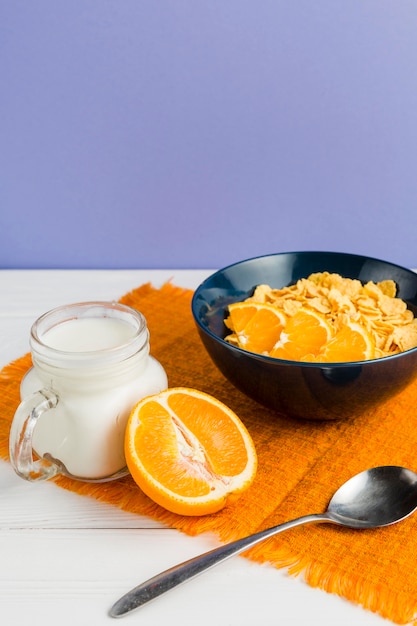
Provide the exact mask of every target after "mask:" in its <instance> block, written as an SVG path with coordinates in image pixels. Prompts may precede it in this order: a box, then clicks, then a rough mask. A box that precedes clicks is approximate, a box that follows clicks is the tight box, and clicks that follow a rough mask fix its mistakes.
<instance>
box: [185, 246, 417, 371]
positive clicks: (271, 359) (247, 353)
mask: <svg viewBox="0 0 417 626" xmlns="http://www.w3.org/2000/svg"><path fill="white" fill-rule="evenodd" d="M309 254H313V255H317V256H319V255H321V254H323V255H332V256H335V257H347V258H352V259H353V258H355V259H357V260H367V261H375V262H377V263H383V264H385V265H388V266H391V267H393V268H398V269H400V270H402V271H404V272H406V273H408V274H410V275H413V276H414V277H415V278H416V280H417V272H415V271H413V270H412V269H409V268H406V267H404V266H402V265H399V264H398V263H392V262H391V261H387V260H385V259H380V258H377V257H371V256H367V255H363V254H355V253H350V252H333V251H330V250H295V251H288V252H275V253H274V252H273V253H270V254H262V255H258V256H254V257H249V258H247V259H242V260H240V261H236V262H234V263H230V264H229V265H226V266H225V267H222V268H220V269H218V270H216V271H214V272H212V273H211V274H210V275H209V276H207V277H206V278H205V279H204V280H203V281H202V282H201V283H200V284H199V285H198V286H197V287H196V289H195V290H194V293H193V296H192V299H191V311H192V315H193V318H194V321H195V323H196V324H197V327H198V328H199V329H201V330H202V331H203V332H204V333H205V334H206V335H209V336H210V337H211V338H213V339H214V340H215V341H216V342H217V343H219V344H220V345H221V346H223V347H227V349H229V350H231V351H232V353H233V352H236V353H237V354H241V355H244V356H246V357H249V358H251V359H254V360H258V361H262V362H266V363H269V364H271V365H274V364H275V365H279V364H282V365H285V366H291V367H307V368H319V369H329V368H332V369H333V368H342V367H345V368H349V367H359V366H362V367H370V366H372V365H375V364H378V363H382V362H387V361H392V360H396V359H400V358H404V356H405V355H410V354H413V353H415V352H417V346H415V347H414V348H410V349H409V350H404V351H402V352H398V353H396V354H390V355H387V356H385V357H379V358H377V359H366V360H363V361H335V362H328V363H315V362H310V361H294V360H287V359H278V358H276V357H271V356H268V355H265V354H258V353H256V352H250V351H249V350H244V349H243V348H239V347H238V346H234V345H233V344H231V343H228V342H227V341H225V339H223V338H222V337H219V335H216V334H215V333H214V332H213V331H212V330H210V329H209V328H208V327H207V326H206V325H205V324H203V323H202V322H201V319H200V316H199V315H197V311H196V309H197V304H196V303H197V298H198V297H199V296H200V297H201V292H202V291H203V289H204V288H206V285H207V283H209V282H210V281H213V280H215V279H216V277H217V276H220V275H221V274H223V273H224V272H226V271H228V270H231V269H232V268H235V267H238V266H239V265H243V264H244V263H249V262H252V261H256V260H261V259H265V258H270V257H279V256H293V255H303V256H307V255H309Z"/></svg>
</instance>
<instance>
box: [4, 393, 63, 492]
mask: <svg viewBox="0 0 417 626" xmlns="http://www.w3.org/2000/svg"><path fill="white" fill-rule="evenodd" d="M57 404H58V396H57V395H56V394H55V393H54V392H53V391H51V390H50V389H41V390H40V391H36V392H35V393H34V394H33V395H31V396H29V397H28V398H26V399H25V400H23V401H22V402H21V403H20V404H19V406H18V408H17V410H16V413H15V415H14V418H13V422H12V426H11V429H10V436H9V453H10V461H11V464H12V466H13V469H14V470H15V472H16V474H18V475H19V476H21V478H24V479H25V480H29V481H35V480H46V479H47V478H51V477H52V476H55V475H56V474H58V472H59V467H58V465H56V464H55V463H53V462H52V461H49V460H48V459H45V458H42V459H38V460H36V461H35V459H34V458H33V445H32V440H33V433H34V430H35V427H36V424H37V421H38V419H39V418H40V416H41V415H43V414H44V413H45V412H46V411H48V410H49V409H53V408H55V407H56V406H57Z"/></svg>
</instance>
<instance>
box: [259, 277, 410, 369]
mask: <svg viewBox="0 0 417 626" xmlns="http://www.w3.org/2000/svg"><path fill="white" fill-rule="evenodd" d="M396 292H397V289H396V285H395V282H394V281H392V280H383V281H381V282H378V283H374V282H368V283H366V284H365V285H363V284H362V283H361V282H360V281H359V280H356V279H351V278H343V277H342V276H340V275H339V274H331V273H329V272H318V273H314V274H311V275H310V276H309V277H308V278H301V279H300V280H298V281H297V282H296V283H295V284H294V285H290V286H288V287H284V288H282V289H272V288H271V287H270V286H269V285H259V286H258V287H256V289H255V291H254V294H253V296H252V297H250V298H248V299H247V301H255V302H261V303H262V302H264V303H270V304H273V305H275V306H277V307H278V308H279V309H281V310H282V311H283V312H284V313H285V314H286V315H289V316H292V315H294V314H295V313H296V312H297V311H298V310H299V309H300V308H301V307H308V308H310V309H313V310H315V311H318V312H319V313H321V314H323V315H324V316H325V317H326V318H327V320H328V321H329V322H330V323H331V324H332V326H333V328H334V329H335V330H336V331H337V330H338V329H339V328H341V326H343V325H344V324H346V322H348V321H353V322H356V323H359V324H361V325H363V326H364V327H365V328H366V329H367V330H368V332H369V333H370V334H371V336H372V337H373V339H374V342H375V358H381V357H385V356H389V355H392V354H396V353H398V352H403V351H405V350H409V349H411V348H414V347H416V346H417V319H416V318H415V317H414V315H413V312H412V311H411V310H410V309H408V308H407V304H406V303H405V302H404V301H403V300H401V299H400V298H398V297H396Z"/></svg>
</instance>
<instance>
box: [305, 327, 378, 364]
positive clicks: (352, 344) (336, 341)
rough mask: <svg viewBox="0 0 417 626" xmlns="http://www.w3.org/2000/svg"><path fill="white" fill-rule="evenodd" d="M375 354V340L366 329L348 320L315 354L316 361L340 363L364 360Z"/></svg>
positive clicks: (371, 357)
mask: <svg viewBox="0 0 417 626" xmlns="http://www.w3.org/2000/svg"><path fill="white" fill-rule="evenodd" d="M374 356H375V342H374V339H373V338H372V336H371V334H370V333H369V332H368V331H367V329H366V328H365V327H364V326H363V325H362V324H359V323H357V322H353V321H348V322H346V323H345V324H344V325H343V326H342V327H341V329H340V330H339V331H338V332H337V333H336V335H335V336H334V337H333V339H331V340H330V341H329V342H328V343H327V344H326V345H325V346H323V348H322V349H321V350H320V352H319V354H318V355H317V357H316V359H315V360H317V361H321V362H326V363H342V362H352V361H364V360H367V359H373V358H374Z"/></svg>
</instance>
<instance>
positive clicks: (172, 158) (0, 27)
mask: <svg viewBox="0 0 417 626" xmlns="http://www.w3.org/2000/svg"><path fill="white" fill-rule="evenodd" d="M0 79H1V92H0V145H1V149H0V267H3V268H32V267H33V268H102V267H104V268H106V267H112V268H140V267H141V268H163V267H168V268H185V267H195V268H215V267H221V266H223V265H228V264H229V263H233V262H235V261H238V260H240V259H243V258H246V257H250V256H257V255H260V254H268V253H271V252H280V251H286V250H303V249H316V250H338V251H349V252H355V253H360V254H370V255H371V256H376V257H379V258H385V259H387V260H390V261H393V262H396V263H399V264H400V265H406V266H409V267H417V246H416V242H417V3H416V2H415V0H401V1H398V0H391V1H388V0H358V1H356V0H349V1H346V0H318V1H317V2H312V1H311V0H285V1H284V0H252V1H247V0H221V1H220V0H207V1H199V0H188V1H187V0H171V1H165V0H155V1H145V0H36V1H33V0H12V1H9V2H6V1H3V2H2V4H1V7H0Z"/></svg>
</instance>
